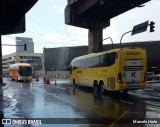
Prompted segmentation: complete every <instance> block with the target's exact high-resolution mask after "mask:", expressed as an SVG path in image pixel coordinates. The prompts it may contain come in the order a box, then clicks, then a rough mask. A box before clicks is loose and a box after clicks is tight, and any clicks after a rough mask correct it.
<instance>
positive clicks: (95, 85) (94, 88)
mask: <svg viewBox="0 0 160 127" xmlns="http://www.w3.org/2000/svg"><path fill="white" fill-rule="evenodd" d="M93 90H94V92H95V93H96V92H97V90H98V81H97V80H95V81H94V82H93Z"/></svg>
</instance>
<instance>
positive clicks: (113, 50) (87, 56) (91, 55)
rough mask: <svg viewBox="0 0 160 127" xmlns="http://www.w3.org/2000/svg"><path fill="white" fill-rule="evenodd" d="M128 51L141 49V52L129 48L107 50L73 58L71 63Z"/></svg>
mask: <svg viewBox="0 0 160 127" xmlns="http://www.w3.org/2000/svg"><path fill="white" fill-rule="evenodd" d="M129 49H141V50H142V48H130V47H125V48H117V49H112V50H108V51H104V52H98V53H91V54H87V55H83V56H79V57H76V58H74V59H73V60H72V61H75V60H80V59H85V58H89V57H94V56H99V55H102V54H106V53H112V52H120V51H123V50H129Z"/></svg>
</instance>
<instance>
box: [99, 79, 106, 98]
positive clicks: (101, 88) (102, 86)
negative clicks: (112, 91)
mask: <svg viewBox="0 0 160 127" xmlns="http://www.w3.org/2000/svg"><path fill="white" fill-rule="evenodd" d="M104 89H105V88H104V82H103V81H102V80H101V81H99V85H98V94H100V95H102V94H103V92H104Z"/></svg>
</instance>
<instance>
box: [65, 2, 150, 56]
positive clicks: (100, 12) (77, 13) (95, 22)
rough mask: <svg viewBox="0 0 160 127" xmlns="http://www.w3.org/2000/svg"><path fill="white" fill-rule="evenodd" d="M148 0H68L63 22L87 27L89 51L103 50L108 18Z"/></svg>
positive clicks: (108, 23) (108, 24)
mask: <svg viewBox="0 0 160 127" xmlns="http://www.w3.org/2000/svg"><path fill="white" fill-rule="evenodd" d="M148 1H150V0H68V4H67V6H66V8H65V24H67V25H72V26H77V27H82V28H87V29H89V33H88V37H89V39H88V44H89V53H91V52H98V51H103V46H102V45H103V44H102V43H103V41H102V40H103V28H105V27H108V26H110V19H111V18H113V17H115V16H118V15H120V14H122V13H124V12H126V11H128V10H131V9H133V8H135V7H141V6H142V4H144V3H146V2H148Z"/></svg>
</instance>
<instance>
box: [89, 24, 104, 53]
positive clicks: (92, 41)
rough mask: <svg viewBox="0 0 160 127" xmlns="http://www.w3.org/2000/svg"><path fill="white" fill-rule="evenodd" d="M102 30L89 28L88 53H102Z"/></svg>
mask: <svg viewBox="0 0 160 127" xmlns="http://www.w3.org/2000/svg"><path fill="white" fill-rule="evenodd" d="M102 40H103V28H98V27H97V28H91V29H89V31H88V53H94V52H102V51H103V41H102Z"/></svg>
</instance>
